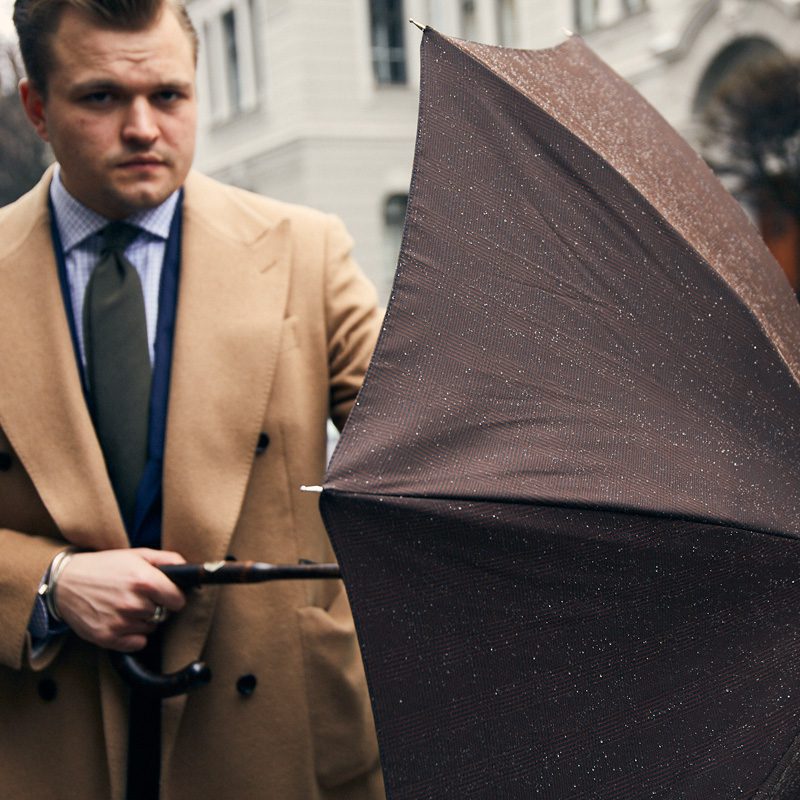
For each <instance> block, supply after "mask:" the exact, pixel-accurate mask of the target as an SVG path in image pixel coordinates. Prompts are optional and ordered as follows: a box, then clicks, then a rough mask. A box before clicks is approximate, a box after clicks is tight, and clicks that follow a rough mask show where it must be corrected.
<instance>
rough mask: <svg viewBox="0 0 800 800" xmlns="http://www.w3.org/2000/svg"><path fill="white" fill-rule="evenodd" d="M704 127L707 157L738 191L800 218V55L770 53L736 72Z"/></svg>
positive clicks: (713, 104)
mask: <svg viewBox="0 0 800 800" xmlns="http://www.w3.org/2000/svg"><path fill="white" fill-rule="evenodd" d="M703 128H704V131H703V134H702V139H701V146H702V150H703V155H704V157H705V158H706V160H707V161H708V163H709V164H710V165H711V167H712V169H714V171H715V172H717V174H718V175H720V177H722V178H723V180H724V181H725V182H726V183H727V184H728V186H729V187H730V189H731V190H732V191H733V192H734V194H737V195H739V196H741V197H742V199H744V200H746V201H748V202H750V203H752V204H753V205H755V206H756V207H757V208H761V207H763V206H764V205H765V204H766V205H768V206H777V207H778V208H780V209H782V210H784V211H786V212H788V213H789V214H790V215H791V216H793V217H795V218H796V219H800V60H799V59H790V58H787V57H785V56H770V57H767V58H763V59H759V60H758V61H756V62H754V63H749V64H746V65H745V66H743V67H740V68H739V69H736V70H734V72H733V73H732V74H731V75H730V76H729V77H728V78H727V79H725V80H724V81H723V82H722V83H721V84H720V86H719V88H718V89H717V90H716V92H715V93H714V95H713V97H712V98H711V100H710V102H709V104H708V107H707V109H706V112H705V115H704V119H703Z"/></svg>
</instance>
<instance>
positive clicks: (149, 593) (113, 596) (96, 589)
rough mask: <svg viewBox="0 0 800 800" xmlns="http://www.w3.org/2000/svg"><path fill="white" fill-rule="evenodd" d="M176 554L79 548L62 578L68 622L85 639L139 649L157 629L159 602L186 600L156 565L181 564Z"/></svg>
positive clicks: (176, 604)
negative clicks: (82, 549)
mask: <svg viewBox="0 0 800 800" xmlns="http://www.w3.org/2000/svg"><path fill="white" fill-rule="evenodd" d="M184 562H185V559H184V558H183V557H182V556H181V555H179V554H178V553H173V552H170V551H165V550H150V549H148V548H144V547H140V548H135V549H131V550H103V551H101V552H97V553H75V555H73V556H72V558H71V559H70V561H69V563H68V564H67V565H66V566H65V567H64V570H63V571H62V572H61V575H60V576H59V579H58V589H57V592H56V599H57V603H58V612H59V614H61V616H62V617H63V619H64V622H66V623H67V625H69V627H70V628H72V630H73V631H75V633H76V634H78V636H80V637H81V638H82V639H86V640H87V641H88V642H91V643H92V644H96V645H98V646H99V647H105V648H107V649H109V650H120V651H122V652H125V653H129V652H133V651H134V650H141V649H142V648H143V647H144V645H145V642H146V640H147V635H148V634H150V633H152V632H153V631H154V630H155V628H156V623H154V622H152V621H150V619H151V617H152V615H153V612H154V611H155V609H156V606H163V607H164V608H166V609H167V610H168V611H180V610H181V609H182V608H183V606H184V605H185V604H186V599H185V598H184V596H183V593H182V592H181V590H180V589H178V587H177V586H176V585H175V584H174V583H173V582H172V581H171V580H170V579H169V578H168V577H167V576H166V575H164V573H163V572H161V570H159V569H157V568H156V566H157V565H162V564H183V563H184Z"/></svg>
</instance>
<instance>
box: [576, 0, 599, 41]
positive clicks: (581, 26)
mask: <svg viewBox="0 0 800 800" xmlns="http://www.w3.org/2000/svg"><path fill="white" fill-rule="evenodd" d="M574 9H575V30H576V31H577V32H578V33H588V32H589V31H593V30H594V29H595V28H596V27H597V26H598V24H599V21H600V19H599V18H600V14H599V11H600V0H574Z"/></svg>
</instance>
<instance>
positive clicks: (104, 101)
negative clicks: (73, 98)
mask: <svg viewBox="0 0 800 800" xmlns="http://www.w3.org/2000/svg"><path fill="white" fill-rule="evenodd" d="M81 99H82V100H83V102H84V103H86V104H87V105H94V106H102V105H108V104H109V103H111V101H112V100H113V99H114V96H113V95H112V94H111V92H90V93H89V94H85V95H84V96H83V97H82V98H81Z"/></svg>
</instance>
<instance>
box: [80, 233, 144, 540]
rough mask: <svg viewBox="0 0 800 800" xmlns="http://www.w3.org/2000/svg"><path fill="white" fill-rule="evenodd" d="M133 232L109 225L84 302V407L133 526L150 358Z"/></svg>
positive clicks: (141, 465)
mask: <svg viewBox="0 0 800 800" xmlns="http://www.w3.org/2000/svg"><path fill="white" fill-rule="evenodd" d="M139 232H140V231H139V229H138V228H135V227H133V226H131V225H128V224H126V223H124V222H112V223H111V224H110V225H108V226H107V227H106V228H104V230H103V236H104V247H103V252H102V254H101V257H100V261H99V262H98V264H97V266H96V267H95V268H94V271H93V272H92V275H91V278H90V279H89V283H88V285H87V287H86V294H85V296H84V301H83V332H84V339H83V341H84V349H85V352H86V377H87V382H88V386H89V397H90V407H91V411H92V417H93V419H94V426H95V430H96V432H97V438H98V439H99V441H100V446H101V448H102V450H103V455H104V456H105V460H106V467H107V469H108V474H109V476H110V478H111V484H112V486H113V487H114V492H115V494H116V496H117V502H118V503H119V507H120V510H121V511H122V516H123V519H124V520H125V522H126V524H127V525H128V526H129V528H130V526H132V524H133V515H134V511H135V508H136V489H137V487H138V485H139V480H140V479H141V477H142V472H143V471H144V467H145V463H146V462H147V430H148V419H149V405H150V380H151V373H152V368H151V366H150V351H149V348H148V344H147V320H146V317H145V310H144V296H143V295H142V284H141V281H140V280H139V275H138V274H137V272H136V268H135V267H134V266H133V264H131V262H130V261H128V259H127V258H126V257H125V248H126V247H127V246H128V245H129V244H130V243H131V242H132V241H133V240H134V239H135V238H136V236H137V235H138V234H139Z"/></svg>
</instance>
